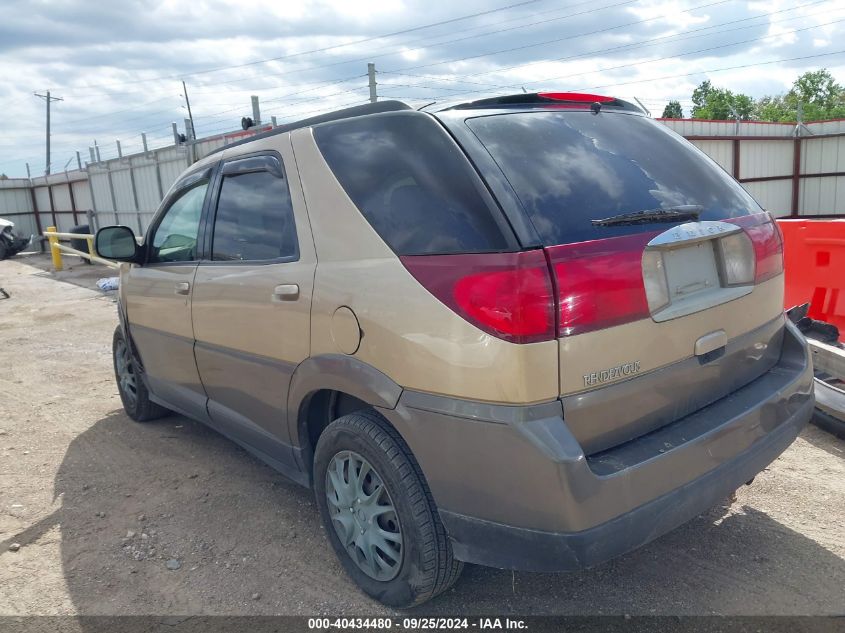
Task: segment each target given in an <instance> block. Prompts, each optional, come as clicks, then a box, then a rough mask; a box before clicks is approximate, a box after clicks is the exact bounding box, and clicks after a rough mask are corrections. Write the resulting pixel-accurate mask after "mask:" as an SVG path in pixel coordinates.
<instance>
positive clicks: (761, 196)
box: [663, 120, 845, 216]
mask: <svg viewBox="0 0 845 633" xmlns="http://www.w3.org/2000/svg"><path fill="white" fill-rule="evenodd" d="M663 123H664V124H665V125H667V126H668V127H670V128H671V129H673V130H675V131H676V132H677V133H678V134H681V135H682V136H684V137H686V138H687V139H689V140H690V141H691V142H692V143H694V144H695V145H697V146H698V147H699V148H701V150H702V151H704V152H705V153H706V154H708V155H709V156H710V157H711V158H713V160H715V161H716V162H717V163H719V165H721V166H722V168H723V169H725V171H727V172H728V173H729V174H731V175H732V176H733V177H734V178H736V179H737V180H738V181H739V182H741V183H742V185H743V186H744V187H745V188H746V189H747V190H748V192H749V193H750V194H751V195H752V196H754V197H755V198H756V199H757V201H758V202H759V203H760V204H761V205H762V206H763V207H764V208H765V209H767V210H769V211H771V212H772V214H774V215H776V216H784V215H819V214H831V213H839V214H843V213H845V121H842V120H837V121H819V122H815V123H807V124H806V125H802V126H797V127H796V125H795V124H794V123H760V122H744V123H743V122H734V121H699V120H664V121H663Z"/></svg>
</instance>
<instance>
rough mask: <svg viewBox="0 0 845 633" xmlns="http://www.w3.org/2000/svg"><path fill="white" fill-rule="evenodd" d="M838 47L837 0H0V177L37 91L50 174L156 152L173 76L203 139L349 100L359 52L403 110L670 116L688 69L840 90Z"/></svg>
mask: <svg viewBox="0 0 845 633" xmlns="http://www.w3.org/2000/svg"><path fill="white" fill-rule="evenodd" d="M436 23H440V24H436ZM420 27H422V28H420ZM840 51H845V0H794V1H792V2H788V1H785V0H771V1H767V2H741V1H738V0H627V1H626V0H586V1H585V0H530V1H525V0H499V1H498V2H492V3H491V2H489V1H482V0H463V2H442V1H439V2H438V1H436V0H354V1H350V0H347V1H346V2H343V1H340V0H322V1H320V0H300V1H298V2H290V1H288V2H284V1H282V2H279V1H275V2H261V1H255V0H251V1H250V2H231V1H228V0H206V1H203V0H190V1H183V0H164V1H159V0H116V1H112V2H104V1H99V2H92V1H90V0H56V1H53V2H51V1H49V0H42V1H40V2H32V1H31V0H30V1H26V2H25V1H23V0H4V2H3V6H2V19H0V108H2V112H3V123H2V124H0V173H6V174H8V175H9V176H12V177H14V176H25V175H26V167H25V163H26V162H29V164H30V166H31V168H32V173H33V175H40V174H42V173H44V165H45V156H44V122H45V107H44V101H43V100H42V99H38V98H37V97H35V96H34V95H33V92H39V93H43V92H45V91H46V90H51V91H52V94H53V95H54V96H57V97H62V98H63V99H64V100H63V101H59V102H54V103H53V104H52V122H53V137H52V138H53V141H52V145H53V150H52V151H53V155H52V163H53V166H52V170H53V171H54V172H57V171H62V170H64V168H65V165H66V163H67V162H68V160H69V159H71V158H73V157H74V151H75V150H79V151H80V152H81V153H82V157H83V160H85V159H86V158H87V155H88V149H87V148H88V147H89V146H90V145H92V144H93V142H94V139H96V140H97V142H98V143H99V144H100V146H101V148H102V157H103V158H106V157H110V156H114V155H116V149H115V143H114V141H115V139H119V140H120V141H121V142H122V144H123V150H124V154H126V153H131V152H133V151H138V150H139V149H140V144H141V138H140V134H141V132H147V134H148V137H149V139H150V142H151V145H153V146H156V147H158V146H162V145H166V144H168V143H169V140H170V138H171V133H170V124H171V122H172V121H176V122H179V127H180V129H181V128H182V127H183V124H182V121H183V119H184V118H185V117H186V116H187V111H186V110H185V108H184V98H183V96H182V86H181V80H182V79H184V80H185V82H186V83H187V86H188V95H189V97H190V99H191V107H192V110H193V115H194V120H195V123H196V128H197V135H198V136H200V137H203V136H209V135H212V134H215V133H220V132H223V131H231V130H234V129H238V128H239V127H240V118H241V117H242V116H244V115H248V114H249V113H250V105H249V104H250V95H253V94H255V95H259V97H260V99H261V103H262V117H263V118H265V119H269V118H270V116H271V115H276V116H277V118H278V121H279V122H283V121H290V120H295V119H297V118H301V117H302V116H308V115H312V114H316V113H318V112H320V111H326V110H328V109H333V108H336V107H342V106H347V105H355V104H359V103H364V102H365V101H366V99H367V97H368V89H367V78H366V71H367V62H368V61H372V62H374V63H375V64H376V68H377V71H378V76H377V80H378V92H379V96H380V97H397V98H403V99H406V100H411V101H412V102H413V103H418V104H419V105H422V104H423V103H425V102H429V101H433V100H451V99H471V98H478V97H482V96H489V95H493V94H497V93H498V94H502V93H509V92H518V91H520V90H521V88H522V87H525V89H526V90H528V91H529V92H531V91H536V90H544V89H546V90H547V89H556V90H595V91H596V92H601V93H607V94H612V95H615V96H619V97H622V98H629V99H630V98H632V97H638V98H639V99H640V100H642V101H643V103H644V104H645V105H646V106H647V107H648V108H650V109H651V110H652V113H653V114H654V115H655V116H659V115H660V113H661V112H662V109H663V106H664V105H665V103H666V102H667V101H668V100H669V99H678V100H680V101H681V103H682V105H683V106H684V111H685V114H687V115H688V113H689V107H690V101H689V99H690V95H691V93H692V90H693V88H694V87H695V86H696V85H698V84H699V83H700V82H701V81H703V80H704V79H710V80H711V81H712V82H713V83H714V84H716V85H719V86H725V87H727V88H730V89H731V90H734V91H740V92H745V93H748V94H750V95H752V96H755V97H758V96H761V95H764V94H772V93H779V92H783V91H785V90H787V89H788V88H789V86H790V84H791V83H792V81H793V80H794V79H795V77H796V76H797V75H798V74H800V73H801V72H803V71H805V70H813V69H816V68H821V67H826V68H828V69H829V70H831V72H833V74H834V76H836V78H837V79H838V80H839V81H840V82H841V83H845V52H840ZM799 57H802V58H805V59H794V58H799ZM271 59H272V61H264V60H271ZM788 59H794V61H777V60H788ZM770 61H775V62H776V63H769V64H765V63H764V62H770ZM236 65H240V67H236V68H232V66H236ZM748 65H751V66H749V67H746V68H734V69H732V70H720V69H729V68H732V67H737V66H748ZM73 165H75V159H74V160H73V161H72V162H71V165H70V167H69V168H71V167H73Z"/></svg>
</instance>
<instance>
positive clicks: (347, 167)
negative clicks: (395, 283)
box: [314, 112, 513, 255]
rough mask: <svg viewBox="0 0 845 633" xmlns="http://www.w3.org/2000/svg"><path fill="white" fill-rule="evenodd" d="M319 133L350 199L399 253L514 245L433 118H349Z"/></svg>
mask: <svg viewBox="0 0 845 633" xmlns="http://www.w3.org/2000/svg"><path fill="white" fill-rule="evenodd" d="M314 138H315V140H316V142H317V146H318V147H319V149H320V152H321V153H322V155H323V157H324V158H325V160H326V162H327V163H328V165H329V167H330V168H331V170H332V172H333V173H334V175H335V177H336V178H337V180H338V182H340V184H341V186H342V187H343V189H344V190H345V191H346V193H347V195H348V196H349V197H350V199H351V200H352V202H353V203H354V204H355V206H356V207H358V209H359V210H360V211H361V213H362V214H363V216H364V217H365V218H366V219H367V221H368V222H369V223H370V225H371V226H372V227H373V229H375V231H376V232H377V233H378V234H379V235H380V236H381V238H382V239H383V240H384V241H385V242H386V243H387V244H388V246H390V248H391V249H392V250H393V251H394V252H395V253H397V254H398V255H429V254H438V253H478V252H489V251H501V250H508V249H510V248H512V247H513V238H512V236H510V237H509V236H508V231H509V227H508V226H507V224H506V223H505V220H504V218H503V216H502V214H501V210H500V209H499V208H498V207H496V206H495V204H494V203H493V202H492V198H491V197H490V195H489V193H488V192H487V191H486V189H484V185H483V184H482V183H481V181H480V179H479V177H478V174H477V173H476V172H475V170H474V168H473V167H472V165H471V164H470V162H469V161H468V159H467V158H466V156H465V155H464V154H463V152H462V151H461V150H460V148H459V147H458V146H457V145H456V144H455V142H454V141H453V140H452V138H451V137H450V136H449V135H448V134H447V133H446V131H445V130H444V129H443V128H442V127H441V126H440V124H439V123H437V122H436V121H435V120H434V119H432V118H431V117H430V116H429V115H426V114H421V113H413V112H398V113H390V114H383V115H374V116H366V117H358V118H353V119H347V120H345V121H339V122H336V123H328V124H324V125H320V126H317V127H315V128H314Z"/></svg>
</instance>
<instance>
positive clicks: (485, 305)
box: [400, 250, 555, 343]
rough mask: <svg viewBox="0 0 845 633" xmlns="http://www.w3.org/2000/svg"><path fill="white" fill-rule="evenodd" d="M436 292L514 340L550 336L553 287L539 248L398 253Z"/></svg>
mask: <svg viewBox="0 0 845 633" xmlns="http://www.w3.org/2000/svg"><path fill="white" fill-rule="evenodd" d="M400 259H401V261H402V263H403V264H404V265H405V268H407V269H408V271H409V272H410V273H411V274H412V275H413V276H414V277H415V278H416V279H417V281H419V282H420V283H421V284H422V285H423V286H425V288H427V289H428V291H429V292H431V293H432V294H433V295H434V296H435V297H437V298H438V299H440V301H442V302H443V303H445V304H446V305H447V306H449V307H450V308H451V309H452V310H454V311H455V312H457V313H458V314H459V315H461V316H462V317H463V318H465V319H466V320H467V321H469V322H470V323H472V324H474V325H475V326H477V327H479V328H480V329H482V330H484V331H485V332H488V333H489V334H492V335H494V336H497V337H498V338H501V339H504V340H506V341H511V342H513V343H534V342H538V341H549V340H552V339H554V338H555V313H554V292H553V290H552V282H551V279H550V277H549V268H548V264H547V263H546V258H545V256H544V255H543V251H539V250H535V251H525V252H522V253H483V254H466V255H414V256H404V257H400Z"/></svg>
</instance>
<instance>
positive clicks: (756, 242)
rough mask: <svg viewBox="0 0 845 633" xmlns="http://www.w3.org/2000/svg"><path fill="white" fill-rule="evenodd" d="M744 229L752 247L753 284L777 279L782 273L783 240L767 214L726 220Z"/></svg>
mask: <svg viewBox="0 0 845 633" xmlns="http://www.w3.org/2000/svg"><path fill="white" fill-rule="evenodd" d="M726 222H731V223H733V224H737V225H739V226H741V227H742V228H743V229H745V232H746V233H747V234H748V237H750V238H751V243H752V244H753V246H754V259H755V261H756V272H755V274H754V283H755V284H759V283H761V282H763V281H766V280H768V279H771V278H772V277H777V276H778V275H779V274H781V273H782V272H783V238H782V237H781V234H780V229H778V226H777V224H776V223H775V221H774V220H773V219H772V216H771V215H769V214H768V213H755V214H754V215H744V216H741V217H738V218H731V219H729V220H726Z"/></svg>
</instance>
